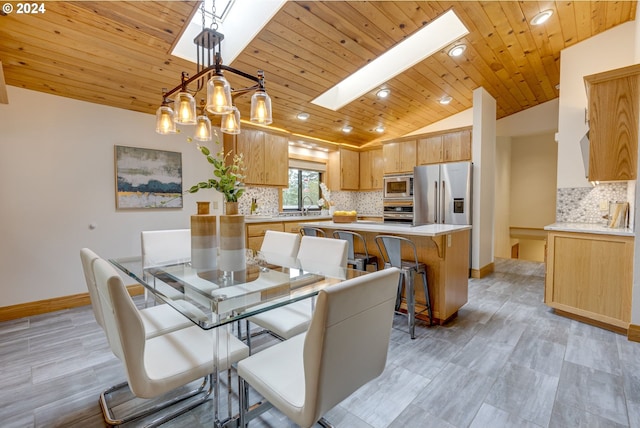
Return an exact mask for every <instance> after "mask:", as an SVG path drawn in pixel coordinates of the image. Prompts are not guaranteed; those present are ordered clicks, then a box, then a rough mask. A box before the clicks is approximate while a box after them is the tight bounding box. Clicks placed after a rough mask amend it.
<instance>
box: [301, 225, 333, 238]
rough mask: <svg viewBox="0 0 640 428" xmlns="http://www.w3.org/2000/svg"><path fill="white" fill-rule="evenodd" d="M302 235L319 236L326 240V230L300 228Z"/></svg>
mask: <svg viewBox="0 0 640 428" xmlns="http://www.w3.org/2000/svg"><path fill="white" fill-rule="evenodd" d="M300 235H302V236H317V237H319V238H326V236H327V235H326V234H325V233H324V230H322V229H319V228H317V227H311V226H300Z"/></svg>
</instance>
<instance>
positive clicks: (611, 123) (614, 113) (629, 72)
mask: <svg viewBox="0 0 640 428" xmlns="http://www.w3.org/2000/svg"><path fill="white" fill-rule="evenodd" d="M584 81H585V86H586V89H587V98H588V118H589V173H588V178H589V180H590V181H614V180H635V179H636V176H637V163H638V114H639V113H640V108H639V102H640V65H632V66H630V67H624V68H619V69H616V70H611V71H607V72H604V73H598V74H593V75H590V76H585V77H584Z"/></svg>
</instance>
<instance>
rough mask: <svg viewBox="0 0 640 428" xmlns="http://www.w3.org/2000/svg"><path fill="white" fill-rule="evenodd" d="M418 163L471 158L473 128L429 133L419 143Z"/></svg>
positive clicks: (468, 159) (456, 160)
mask: <svg viewBox="0 0 640 428" xmlns="http://www.w3.org/2000/svg"><path fill="white" fill-rule="evenodd" d="M416 158H417V164H418V165H428V164H432V163H441V162H459V161H470V160H471V128H465V129H460V130H454V131H446V132H442V133H436V134H428V135H424V136H422V137H420V138H419V139H418V143H417V156H416Z"/></svg>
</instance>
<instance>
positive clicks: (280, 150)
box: [236, 129, 289, 187]
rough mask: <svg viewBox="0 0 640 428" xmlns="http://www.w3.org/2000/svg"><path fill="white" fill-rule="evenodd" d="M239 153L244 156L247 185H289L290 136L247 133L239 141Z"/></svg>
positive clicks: (238, 137)
mask: <svg viewBox="0 0 640 428" xmlns="http://www.w3.org/2000/svg"><path fill="white" fill-rule="evenodd" d="M236 152H237V153H242V154H243V156H244V162H245V166H246V168H247V169H246V171H245V175H246V178H245V181H244V182H245V184H248V185H259V186H278V187H287V186H288V185H289V183H288V176H289V138H288V137H287V136H286V135H284V134H277V133H271V132H265V131H262V130H255V129H243V130H242V132H241V133H240V134H238V135H237V137H236Z"/></svg>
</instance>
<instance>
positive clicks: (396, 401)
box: [0, 260, 640, 428]
mask: <svg viewBox="0 0 640 428" xmlns="http://www.w3.org/2000/svg"><path fill="white" fill-rule="evenodd" d="M543 288H544V265H543V264H540V263H533V262H523V261H515V260H496V272H495V273H493V274H491V275H490V276H488V277H486V278H483V279H480V280H470V282H469V303H468V304H467V305H465V306H464V307H463V308H462V309H461V310H460V312H459V316H458V317H457V318H456V319H455V320H454V321H452V322H451V323H449V324H447V325H445V326H436V327H427V326H426V325H422V324H420V325H419V326H418V327H417V330H416V332H417V338H416V339H415V340H413V341H412V340H410V339H409V335H408V332H407V331H408V330H407V328H406V318H405V317H404V316H401V315H397V316H396V319H395V322H394V329H393V332H392V338H391V344H390V349H389V358H388V363H387V368H386V370H385V372H384V373H383V374H382V375H381V376H380V377H379V378H378V379H376V380H374V381H372V382H370V383H369V384H367V385H365V386H364V387H363V388H361V389H360V390H359V391H358V392H356V393H355V394H353V395H352V396H351V397H349V398H348V399H346V400H345V401H343V402H342V403H341V404H340V405H339V406H337V407H336V408H334V409H333V410H332V411H330V412H329V414H328V415H327V419H329V420H330V421H331V422H332V423H334V424H335V425H336V426H337V427H345V428H346V427H348V428H371V427H374V428H384V427H390V428H391V427H393V428H396V427H397V428H400V427H403V428H404V427H436V428H437V427H443V428H445V427H446V428H450V427H456V428H463V427H473V428H476V427H492V428H493V427H562V428H565V427H589V428H591V427H640V343H634V342H629V341H628V340H627V339H626V337H625V336H621V335H618V334H615V333H612V332H609V331H606V330H602V329H599V328H596V327H592V326H589V325H586V324H582V323H579V322H576V321H572V320H569V319H566V318H563V317H560V316H557V315H555V314H554V313H553V312H552V311H551V310H550V309H549V308H548V307H546V306H545V305H544V304H543V303H542V297H543ZM265 337H266V336H265ZM266 345H268V343H263V344H262V346H266ZM123 379H124V374H123V370H122V368H121V365H120V363H119V361H118V360H117V359H116V358H115V357H114V356H113V355H112V354H111V352H110V351H109V349H108V345H107V342H106V338H105V336H104V334H103V333H102V331H101V330H100V328H99V327H98V325H97V324H96V322H95V320H94V318H93V313H92V312H91V309H90V308H89V307H84V308H77V309H73V310H68V311H61V312H57V313H52V314H47V315H41V316H37V317H31V318H25V319H19V320H14V321H8V322H4V323H0V385H2V387H1V388H0V421H2V423H1V424H0V425H1V426H2V427H21V428H22V427H58V426H59V427H103V426H104V422H103V421H102V415H101V413H100V408H99V405H98V395H99V393H100V391H101V390H103V389H105V388H106V387H107V386H110V385H112V384H115V383H117V382H119V381H121V380H123ZM233 385H235V382H234V383H233ZM211 409H212V406H211V403H205V404H204V405H202V406H200V407H198V408H197V409H195V410H193V411H191V412H189V413H187V414H184V415H182V416H180V417H178V418H176V419H174V420H172V421H170V422H168V423H167V424H166V426H167V427H211V426H212V421H211ZM131 425H132V426H136V425H137V424H131ZM289 425H290V423H289V422H288V421H287V420H286V418H284V417H283V416H282V415H281V414H280V413H279V412H277V411H275V410H272V411H270V412H268V413H266V414H265V415H263V417H261V418H260V419H258V420H255V421H253V422H252V423H251V425H250V426H251V427H255V428H257V427H281V426H285V427H286V426H289Z"/></svg>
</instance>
